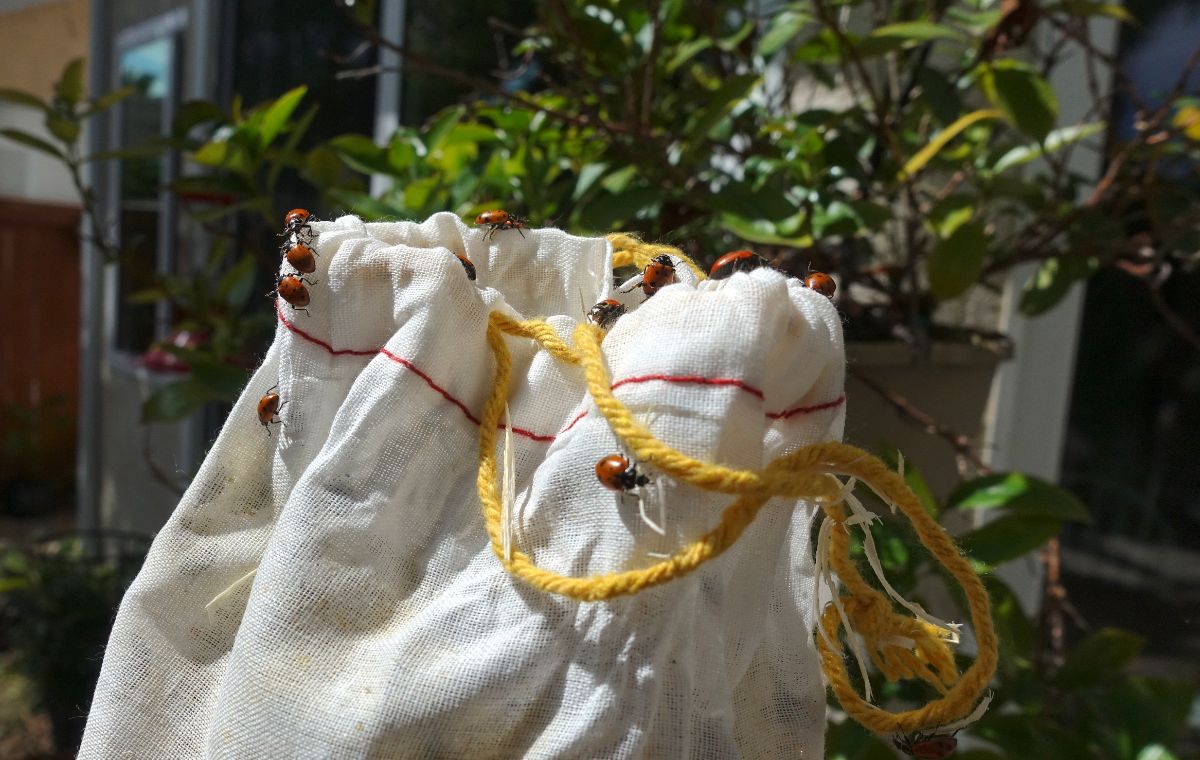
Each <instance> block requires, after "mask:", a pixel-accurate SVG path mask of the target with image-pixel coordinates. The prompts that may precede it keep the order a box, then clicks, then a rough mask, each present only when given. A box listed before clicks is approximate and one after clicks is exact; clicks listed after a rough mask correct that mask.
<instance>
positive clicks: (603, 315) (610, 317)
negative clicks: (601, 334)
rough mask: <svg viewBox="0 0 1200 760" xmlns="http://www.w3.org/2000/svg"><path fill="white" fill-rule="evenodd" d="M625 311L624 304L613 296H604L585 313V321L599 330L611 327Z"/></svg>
mask: <svg viewBox="0 0 1200 760" xmlns="http://www.w3.org/2000/svg"><path fill="white" fill-rule="evenodd" d="M624 313H625V305H624V304H623V303H621V302H620V301H617V300H616V299H613V298H606V299H604V300H603V301H601V302H600V303H598V304H596V305H595V306H593V307H592V308H591V310H590V311H588V313H587V321H588V322H591V323H592V324H593V325H596V326H597V327H599V328H600V329H601V330H608V329H611V328H612V326H613V325H614V324H616V322H617V320H618V319H620V318H621V315H622V314H624Z"/></svg>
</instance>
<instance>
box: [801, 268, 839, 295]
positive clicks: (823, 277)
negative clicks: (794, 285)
mask: <svg viewBox="0 0 1200 760" xmlns="http://www.w3.org/2000/svg"><path fill="white" fill-rule="evenodd" d="M804 287H806V288H810V289H812V290H815V291H817V292H818V293H820V294H821V295H823V296H825V297H826V298H833V294H834V293H836V292H837V283H836V282H834V281H833V278H832V277H830V276H829V275H827V274H825V273H824V272H813V273H812V274H810V275H809V276H808V277H806V278H804Z"/></svg>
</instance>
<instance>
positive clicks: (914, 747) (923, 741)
mask: <svg viewBox="0 0 1200 760" xmlns="http://www.w3.org/2000/svg"><path fill="white" fill-rule="evenodd" d="M892 744H894V745H896V749H898V750H900V751H901V752H903V753H904V754H906V755H909V756H910V757H916V758H920V760H945V758H947V757H950V756H951V755H953V754H954V750H955V749H956V748H957V747H958V739H955V738H954V737H953V736H924V735H922V734H915V735H913V736H905V735H904V734H898V735H896V736H893V737H892Z"/></svg>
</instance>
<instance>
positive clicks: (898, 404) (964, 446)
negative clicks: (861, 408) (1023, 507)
mask: <svg viewBox="0 0 1200 760" xmlns="http://www.w3.org/2000/svg"><path fill="white" fill-rule="evenodd" d="M846 371H847V372H848V373H850V376H851V377H853V378H854V379H855V380H858V381H859V382H860V383H862V384H863V385H865V386H867V387H868V388H870V389H871V390H872V391H874V392H875V394H877V395H878V396H879V397H880V398H882V399H883V400H884V401H886V402H888V403H889V404H891V405H892V407H893V408H894V409H895V410H896V411H898V412H900V414H901V415H903V416H904V417H907V418H908V419H909V420H911V421H912V422H915V423H916V424H918V425H920V426H921V427H922V428H923V429H924V430H925V432H926V433H929V434H930V435H936V436H937V437H938V438H941V439H942V440H944V441H946V442H947V443H949V444H950V445H951V446H952V447H954V453H955V454H957V455H958V456H959V457H961V458H963V459H965V460H967V461H968V462H970V463H971V464H972V465H973V466H974V467H975V469H976V470H978V471H979V472H980V473H983V474H987V473H990V472H991V471H992V470H991V468H990V467H988V466H987V464H986V463H985V462H984V461H983V459H982V458H981V457H980V456H979V454H978V452H976V451H975V448H974V447H973V446H972V445H971V439H970V438H969V437H967V436H966V435H963V434H962V433H960V432H958V431H957V430H955V429H954V428H952V427H950V426H948V425H944V424H942V423H940V422H938V421H937V420H935V419H934V418H933V417H931V416H930V415H929V413H927V412H925V411H924V410H922V409H920V408H919V407H917V406H916V405H915V404H913V403H912V402H911V401H909V400H908V399H907V398H905V397H904V396H902V395H900V394H899V393H897V392H895V391H893V390H890V389H888V388H885V387H884V386H883V385H881V384H880V383H879V382H877V381H876V380H873V379H871V378H870V377H868V376H867V375H866V374H864V373H863V372H862V371H861V370H860V369H858V368H857V367H854V366H850V367H847V369H846Z"/></svg>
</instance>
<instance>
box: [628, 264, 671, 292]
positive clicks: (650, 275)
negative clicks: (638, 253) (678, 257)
mask: <svg viewBox="0 0 1200 760" xmlns="http://www.w3.org/2000/svg"><path fill="white" fill-rule="evenodd" d="M673 282H677V280H676V279H675V262H674V261H672V260H671V257H670V256H668V255H667V254H665V253H660V254H659V255H657V256H655V257H654V259H653V260H652V261H651V262H650V263H649V264H647V265H646V268H645V269H643V270H642V281H641V282H639V283H638V284H637V285H634V286H633V287H631V288H627V289H626V290H633V288H641V289H642V292H643V293H645V294H646V297H647V298H649V297H650V296H652V295H654V294H655V293H657V292H658V291H659V289H660V288H665V287H666V286H667V285H670V284H671V283H673Z"/></svg>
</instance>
